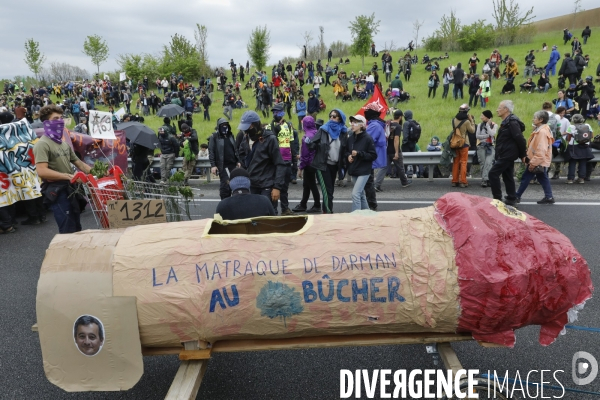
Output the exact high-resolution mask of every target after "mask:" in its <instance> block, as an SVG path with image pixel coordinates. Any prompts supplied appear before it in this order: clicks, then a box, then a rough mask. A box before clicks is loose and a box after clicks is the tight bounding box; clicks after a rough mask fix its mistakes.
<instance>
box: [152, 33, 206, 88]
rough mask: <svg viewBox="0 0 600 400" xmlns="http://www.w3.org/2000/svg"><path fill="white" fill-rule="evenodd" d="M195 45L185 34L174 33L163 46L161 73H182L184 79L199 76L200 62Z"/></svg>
mask: <svg viewBox="0 0 600 400" xmlns="http://www.w3.org/2000/svg"><path fill="white" fill-rule="evenodd" d="M198 59H199V55H198V49H197V47H196V46H195V45H194V44H192V42H190V41H189V40H188V39H187V38H186V37H185V36H182V35H179V34H177V33H176V34H175V35H174V36H171V42H170V43H169V44H168V45H165V46H163V59H162V63H161V66H160V72H162V75H170V74H171V73H175V74H178V73H180V72H181V73H182V74H183V76H184V78H185V79H186V80H191V79H196V78H199V77H200V74H201V71H200V64H199V63H198Z"/></svg>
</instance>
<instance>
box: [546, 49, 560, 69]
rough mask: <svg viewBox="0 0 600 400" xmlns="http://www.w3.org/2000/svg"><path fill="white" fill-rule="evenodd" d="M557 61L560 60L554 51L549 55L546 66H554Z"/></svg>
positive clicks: (556, 51)
mask: <svg viewBox="0 0 600 400" xmlns="http://www.w3.org/2000/svg"><path fill="white" fill-rule="evenodd" d="M558 60H560V53H559V52H558V50H556V49H555V50H552V52H551V53H550V60H548V64H550V65H553V64H556V63H557V62H558Z"/></svg>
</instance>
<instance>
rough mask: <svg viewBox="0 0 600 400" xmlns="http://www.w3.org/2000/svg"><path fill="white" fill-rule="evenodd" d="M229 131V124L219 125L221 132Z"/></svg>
mask: <svg viewBox="0 0 600 400" xmlns="http://www.w3.org/2000/svg"><path fill="white" fill-rule="evenodd" d="M227 131H228V129H227V125H221V126H219V132H221V134H223V135H225V134H226V133H227Z"/></svg>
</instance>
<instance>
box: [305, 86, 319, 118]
mask: <svg viewBox="0 0 600 400" xmlns="http://www.w3.org/2000/svg"><path fill="white" fill-rule="evenodd" d="M306 112H307V113H308V114H309V115H310V116H311V117H313V118H315V119H316V118H317V113H318V112H319V99H318V98H317V97H316V96H315V92H314V91H313V90H311V91H309V92H308V102H307V104H306Z"/></svg>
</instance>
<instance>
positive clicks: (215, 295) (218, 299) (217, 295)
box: [209, 289, 226, 312]
mask: <svg viewBox="0 0 600 400" xmlns="http://www.w3.org/2000/svg"><path fill="white" fill-rule="evenodd" d="M217 303H219V305H220V306H221V308H222V309H223V310H224V309H225V307H226V306H225V302H224V301H223V296H221V291H220V290H219V289H215V290H213V292H212V296H211V297H210V310H209V311H210V312H215V307H216V306H217Z"/></svg>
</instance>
